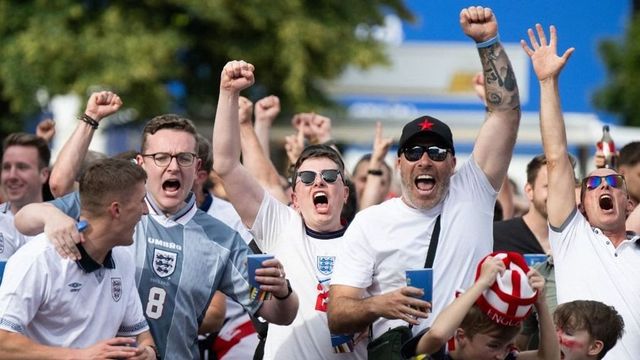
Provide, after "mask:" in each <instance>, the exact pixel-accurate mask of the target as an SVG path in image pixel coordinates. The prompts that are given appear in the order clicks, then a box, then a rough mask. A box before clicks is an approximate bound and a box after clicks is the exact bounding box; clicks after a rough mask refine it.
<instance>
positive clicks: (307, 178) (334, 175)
mask: <svg viewBox="0 0 640 360" xmlns="http://www.w3.org/2000/svg"><path fill="white" fill-rule="evenodd" d="M317 175H318V173H317V172H315V171H311V170H306V171H299V172H298V174H297V177H298V178H299V179H300V181H301V182H302V183H303V184H305V185H311V184H313V183H314V182H315V181H316V176H317ZM338 175H342V174H341V173H340V170H337V169H325V170H322V171H320V177H322V180H324V182H326V183H327V184H333V183H334V182H336V180H338Z"/></svg>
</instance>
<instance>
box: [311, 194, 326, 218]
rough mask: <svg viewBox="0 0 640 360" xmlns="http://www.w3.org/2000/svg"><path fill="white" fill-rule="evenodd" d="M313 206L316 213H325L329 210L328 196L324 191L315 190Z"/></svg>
mask: <svg viewBox="0 0 640 360" xmlns="http://www.w3.org/2000/svg"><path fill="white" fill-rule="evenodd" d="M313 206H314V207H315V208H316V211H317V212H318V213H326V212H328V211H329V197H328V196H327V193H326V192H324V191H317V192H315V193H314V194H313Z"/></svg>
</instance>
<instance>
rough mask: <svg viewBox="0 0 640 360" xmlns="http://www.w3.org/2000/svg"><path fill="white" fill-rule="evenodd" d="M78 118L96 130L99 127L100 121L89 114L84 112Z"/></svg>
mask: <svg viewBox="0 0 640 360" xmlns="http://www.w3.org/2000/svg"><path fill="white" fill-rule="evenodd" d="M78 120H80V121H84V122H86V123H87V124H89V126H91V127H92V128H93V129H94V130H96V129H98V122H97V121H96V120H95V119H94V118H92V117H91V116H89V115H87V114H82V115H81V116H78Z"/></svg>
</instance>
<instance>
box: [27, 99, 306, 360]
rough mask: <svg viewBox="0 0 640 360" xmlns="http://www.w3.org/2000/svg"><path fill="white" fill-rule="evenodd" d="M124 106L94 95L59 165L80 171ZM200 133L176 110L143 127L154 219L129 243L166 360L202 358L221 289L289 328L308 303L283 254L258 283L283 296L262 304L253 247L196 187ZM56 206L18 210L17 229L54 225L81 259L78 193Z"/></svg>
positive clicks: (141, 159) (52, 231)
mask: <svg viewBox="0 0 640 360" xmlns="http://www.w3.org/2000/svg"><path fill="white" fill-rule="evenodd" d="M120 104H121V102H120V99H119V98H118V97H117V95H115V94H113V93H110V92H102V93H98V94H93V95H92V96H91V98H90V99H89V103H88V105H87V111H86V112H85V116H87V117H89V119H88V120H87V121H85V120H83V119H81V120H82V122H80V123H79V124H78V127H77V129H76V131H75V132H74V134H73V135H72V137H71V140H70V141H69V142H68V143H67V144H65V148H64V150H63V153H61V155H60V157H59V158H58V162H60V161H63V162H67V163H66V164H67V165H68V166H67V167H66V168H68V169H75V171H77V169H78V168H79V164H80V162H81V161H82V158H83V155H84V154H86V151H87V148H88V146H89V143H90V140H91V137H92V136H93V132H94V131H95V129H96V128H97V126H98V121H99V120H100V119H102V118H104V117H105V116H107V115H109V114H111V113H113V112H115V111H116V110H117V109H118V108H119V107H120V106H119V105H120ZM83 118H84V117H83ZM89 120H91V121H89ZM196 136H197V132H196V129H195V127H194V125H193V123H192V122H191V121H190V120H188V119H185V118H182V117H180V116H177V115H173V114H168V115H160V116H156V117H155V118H153V119H151V120H150V121H149V122H147V124H146V125H145V127H144V129H143V133H142V141H141V153H140V154H139V155H138V156H137V157H136V161H137V163H138V164H139V165H140V166H141V167H142V168H143V169H144V170H145V172H146V173H147V183H146V190H147V195H146V202H147V205H148V207H149V215H147V216H143V217H142V219H141V220H140V221H139V222H138V223H137V225H136V230H135V234H134V237H135V242H134V245H133V246H131V247H129V249H130V250H131V251H132V253H133V256H134V259H135V262H136V284H137V287H138V292H139V294H140V299H141V301H142V307H143V313H144V315H145V317H146V318H147V321H148V323H149V327H150V328H151V334H152V335H153V338H154V340H155V343H156V345H157V347H158V354H159V355H160V357H161V358H163V359H197V358H199V355H200V354H199V349H198V345H197V337H198V328H199V326H200V323H201V321H202V318H203V317H204V314H205V311H206V310H207V308H208V305H209V302H210V301H211V298H212V296H213V294H214V292H215V291H216V290H220V291H222V292H223V293H225V294H226V295H228V296H230V297H231V298H233V299H234V300H235V301H237V302H238V303H240V304H241V305H242V306H244V307H245V308H246V309H247V310H248V311H251V312H254V313H255V312H257V315H258V316H261V317H263V318H264V319H265V320H267V321H272V322H276V323H280V324H289V323H291V321H293V318H294V317H295V313H296V311H297V306H298V302H297V296H296V294H295V293H293V294H292V290H291V288H290V287H288V284H287V282H286V279H285V278H284V277H283V276H282V275H283V274H284V272H283V270H282V265H281V264H280V262H279V261H278V260H277V259H272V260H267V261H265V262H264V263H263V264H265V266H264V268H263V269H260V270H258V271H257V274H258V275H260V276H258V279H257V280H258V282H260V283H261V284H263V286H265V287H264V288H262V290H265V291H269V292H271V293H272V294H273V296H274V298H275V299H272V300H268V301H264V302H260V301H257V300H256V299H251V298H250V286H249V282H248V272H247V264H246V261H247V254H249V253H250V250H249V249H248V247H247V245H246V244H245V242H244V241H243V240H242V238H241V237H240V235H239V234H238V233H237V232H236V231H235V230H233V229H231V228H229V227H228V226H226V225H224V224H223V223H222V222H220V221H218V220H216V219H214V218H212V217H211V216H209V215H208V214H206V213H205V212H203V211H201V210H199V209H198V208H197V206H196V202H195V196H194V195H193V193H192V192H191V189H192V186H193V182H194V179H195V176H196V172H197V169H198V168H199V166H200V159H198V158H197V157H196V153H195V152H196V151H197V150H196V149H197V142H196V141H197V140H196ZM70 155H73V158H71V157H70ZM63 156H65V157H63ZM56 166H57V165H56ZM55 171H56V170H55V167H54V172H55ZM74 175H75V174H68V176H71V177H74ZM54 205H55V206H54ZM54 205H52V204H35V205H34V206H32V207H25V208H23V210H24V212H22V213H20V215H17V216H16V226H17V227H18V229H19V230H20V231H22V232H23V233H27V234H33V233H37V232H39V231H42V230H43V228H44V230H45V232H46V233H47V235H48V236H49V238H50V239H51V240H52V241H53V242H54V243H55V244H56V247H57V248H58V249H59V251H60V252H61V253H62V254H63V255H65V256H67V257H71V258H72V259H78V258H79V252H78V250H77V247H76V246H75V244H76V243H78V242H80V241H81V235H80V234H79V233H78V232H77V231H76V230H75V225H74V224H75V221H74V220H73V219H72V218H70V217H69V216H71V217H77V215H78V208H79V205H80V203H79V200H78V198H77V194H76V193H72V194H69V195H67V196H65V197H63V198H60V199H56V200H55V201H54ZM58 208H60V209H62V210H63V211H64V213H62V212H61V211H60V210H59V209H58ZM65 213H66V214H69V216H67V215H65Z"/></svg>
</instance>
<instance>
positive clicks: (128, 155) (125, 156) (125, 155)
mask: <svg viewBox="0 0 640 360" xmlns="http://www.w3.org/2000/svg"><path fill="white" fill-rule="evenodd" d="M138 154H139V152H138V150H125V151H122V152H119V153H117V154H115V155H113V156H112V158H114V159H122V160H129V161H135V160H136V156H138Z"/></svg>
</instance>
